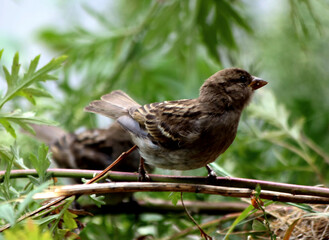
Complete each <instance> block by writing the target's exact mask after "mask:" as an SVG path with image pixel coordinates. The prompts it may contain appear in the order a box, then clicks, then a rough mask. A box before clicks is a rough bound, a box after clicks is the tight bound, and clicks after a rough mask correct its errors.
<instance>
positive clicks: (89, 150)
mask: <svg viewBox="0 0 329 240" xmlns="http://www.w3.org/2000/svg"><path fill="white" fill-rule="evenodd" d="M31 126H32V127H33V129H34V131H35V133H36V136H35V137H36V138H37V139H39V140H41V141H43V142H45V143H46V144H48V145H49V149H50V151H51V153H52V158H53V160H54V162H55V163H56V165H57V166H58V167H60V168H69V169H91V170H103V169H104V168H106V167H107V166H108V165H110V164H111V163H112V162H113V161H114V160H115V159H116V158H117V157H118V156H119V155H120V154H121V153H122V152H124V151H126V150H127V149H129V148H131V147H132V146H133V145H134V144H133V142H132V140H131V137H130V135H129V134H128V132H127V131H125V130H124V129H123V128H122V127H121V126H120V125H119V124H118V123H116V122H114V123H113V124H112V125H111V126H110V127H109V128H108V129H99V128H97V129H90V130H85V131H83V132H81V133H68V132H66V131H64V130H63V129H61V128H59V127H55V126H46V125H36V124H31ZM139 159H140V156H139V153H138V152H134V153H132V154H131V155H129V156H128V157H127V159H126V161H121V162H119V163H118V164H117V165H115V166H114V167H113V169H112V170H114V171H125V172H136V171H138V166H139ZM78 183H80V182H78Z"/></svg>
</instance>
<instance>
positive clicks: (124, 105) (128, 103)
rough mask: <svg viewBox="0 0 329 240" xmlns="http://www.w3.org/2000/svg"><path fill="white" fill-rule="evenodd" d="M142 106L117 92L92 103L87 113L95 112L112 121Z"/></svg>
mask: <svg viewBox="0 0 329 240" xmlns="http://www.w3.org/2000/svg"><path fill="white" fill-rule="evenodd" d="M139 106H140V105H139V104H138V103H137V102H135V101H134V100H133V99H132V98H131V97H129V96H128V95H127V94H126V93H124V92H122V91H120V90H116V91H113V92H111V93H109V94H106V95H104V96H102V97H101V100H96V101H92V102H91V103H90V104H89V105H88V106H87V107H85V111H87V112H94V113H98V114H101V115H104V116H106V117H110V118H112V119H117V118H119V117H120V116H123V115H125V114H128V113H129V109H131V108H137V107H139Z"/></svg>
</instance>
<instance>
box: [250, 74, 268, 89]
mask: <svg viewBox="0 0 329 240" xmlns="http://www.w3.org/2000/svg"><path fill="white" fill-rule="evenodd" d="M267 83H268V82H266V81H265V80H263V79H261V78H258V77H254V76H252V81H251V83H250V84H249V85H248V86H249V87H251V88H252V90H256V89H258V88H261V87H264V86H265V85H266V84H267Z"/></svg>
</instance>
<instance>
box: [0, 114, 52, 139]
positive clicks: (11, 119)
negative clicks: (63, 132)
mask: <svg viewBox="0 0 329 240" xmlns="http://www.w3.org/2000/svg"><path fill="white" fill-rule="evenodd" d="M11 123H15V124H18V125H19V126H20V127H21V128H23V129H24V130H26V131H28V132H30V133H32V134H34V130H33V128H32V127H30V126H29V125H28V124H30V123H34V124H46V125H56V122H54V121H51V120H46V119H42V118H39V117H36V116H35V113H34V112H25V113H21V110H20V109H17V110H15V111H13V112H11V113H0V124H2V125H3V126H4V127H5V129H6V130H7V131H8V132H9V133H10V134H11V135H12V136H13V137H16V133H15V129H14V128H13V127H12V126H11Z"/></svg>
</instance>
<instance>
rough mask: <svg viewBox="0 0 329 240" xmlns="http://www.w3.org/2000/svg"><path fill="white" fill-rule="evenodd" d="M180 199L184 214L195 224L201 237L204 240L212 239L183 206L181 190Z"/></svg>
mask: <svg viewBox="0 0 329 240" xmlns="http://www.w3.org/2000/svg"><path fill="white" fill-rule="evenodd" d="M180 200H181V202H182V205H183V208H184V210H185V213H186V215H187V216H188V218H189V219H190V220H191V221H192V222H193V223H194V224H195V226H197V228H198V229H199V231H200V234H201V237H203V238H204V239H206V240H208V239H209V240H212V237H210V236H209V235H208V234H207V233H206V232H205V231H203V229H202V228H201V227H200V226H199V224H198V223H197V222H196V221H195V220H194V218H193V217H192V215H191V214H190V213H189V212H188V211H187V208H186V207H185V204H184V201H183V192H181V193H180Z"/></svg>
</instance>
